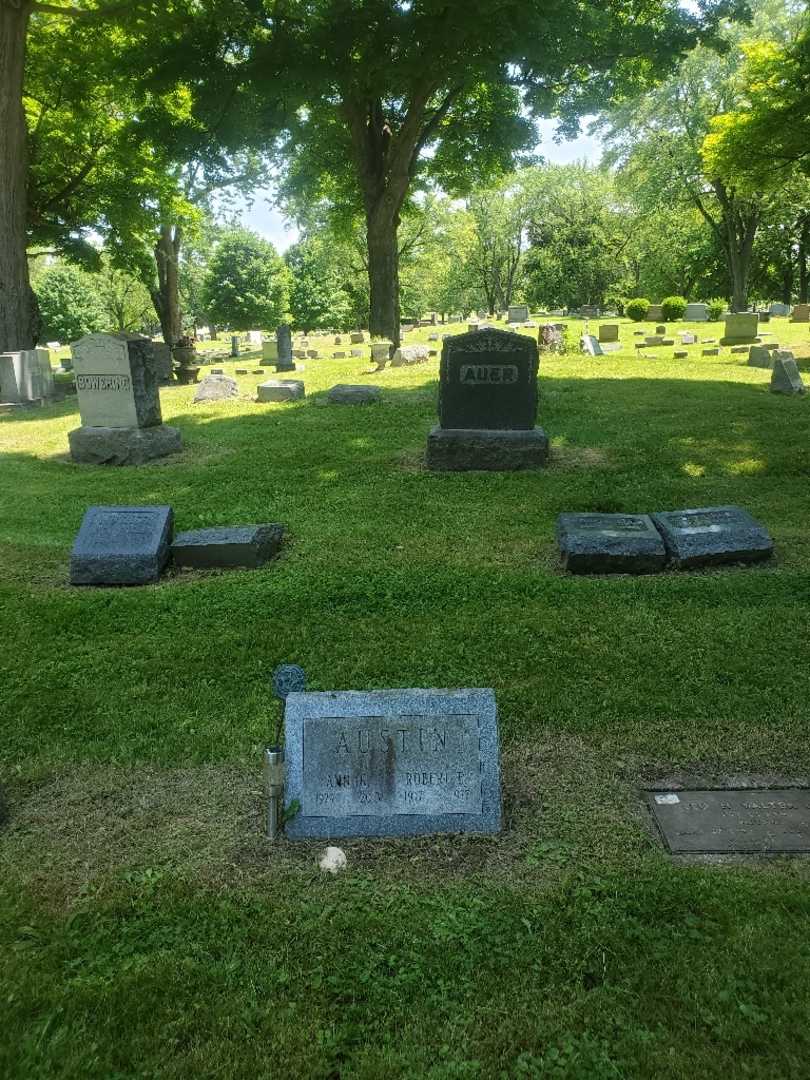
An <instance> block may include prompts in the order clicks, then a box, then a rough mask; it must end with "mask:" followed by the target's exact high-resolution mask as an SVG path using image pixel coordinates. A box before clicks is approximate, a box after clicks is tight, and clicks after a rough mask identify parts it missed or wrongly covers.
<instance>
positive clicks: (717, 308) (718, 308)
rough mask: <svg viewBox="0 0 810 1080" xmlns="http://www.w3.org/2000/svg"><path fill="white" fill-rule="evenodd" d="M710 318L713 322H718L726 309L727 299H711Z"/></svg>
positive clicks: (709, 306)
mask: <svg viewBox="0 0 810 1080" xmlns="http://www.w3.org/2000/svg"><path fill="white" fill-rule="evenodd" d="M708 308H709V318H710V319H711V321H712V322H717V320H718V319H719V318H720V316H721V315H722V314H723V312H724V311H725V310H726V301H725V300H720V299H715V300H710V301H709V303H708Z"/></svg>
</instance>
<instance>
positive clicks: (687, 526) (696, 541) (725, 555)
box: [652, 506, 773, 569]
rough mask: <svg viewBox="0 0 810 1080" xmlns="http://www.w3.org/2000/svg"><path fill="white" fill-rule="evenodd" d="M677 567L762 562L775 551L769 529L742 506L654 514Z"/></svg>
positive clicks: (701, 508)
mask: <svg viewBox="0 0 810 1080" xmlns="http://www.w3.org/2000/svg"><path fill="white" fill-rule="evenodd" d="M652 518H653V521H654V522H655V525H656V527H657V528H658V530H659V531H660V533H661V535H662V537H663V538H664V544H665V545H666V549H667V555H668V557H669V560H670V562H671V563H672V565H673V566H675V567H678V568H679V569H687V568H690V567H694V566H711V565H714V564H717V563H729V562H760V561H762V560H763V559H767V558H769V557H770V556H771V554H772V553H773V540H772V539H771V537H770V535H769V533H768V530H767V529H766V528H765V527H764V526H763V525H761V524H760V523H759V522H758V521H757V520H756V519H755V518H753V517H752V516H751V515H750V514H749V513H748V511H747V510H743V509H741V507H739V506H704V507H700V508H698V509H694V510H672V511H665V512H662V513H657V514H653V515H652Z"/></svg>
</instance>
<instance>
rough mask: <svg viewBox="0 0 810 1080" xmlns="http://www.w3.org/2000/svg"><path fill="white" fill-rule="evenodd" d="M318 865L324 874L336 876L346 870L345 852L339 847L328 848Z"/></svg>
mask: <svg viewBox="0 0 810 1080" xmlns="http://www.w3.org/2000/svg"><path fill="white" fill-rule="evenodd" d="M318 865H319V866H320V868H321V870H323V871H324V872H325V873H329V874H337V873H339V872H340V871H341V870H345V869H346V852H345V851H344V850H343V849H342V848H339V847H328V848H327V849H326V851H324V853H323V855H322V856H321V861H320V862H319V863H318Z"/></svg>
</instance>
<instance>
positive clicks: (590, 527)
mask: <svg viewBox="0 0 810 1080" xmlns="http://www.w3.org/2000/svg"><path fill="white" fill-rule="evenodd" d="M557 541H558V543H559V546H560V554H561V556H562V562H563V567H564V569H566V570H569V571H570V572H571V573H572V574H651V573H655V572H656V571H657V570H663V568H664V565H665V563H666V549H665V548H664V541H663V540H662V539H661V536H660V534H659V533H658V530H657V529H656V528H655V525H654V524H653V521H652V518H651V517H650V516H649V515H648V514H599V513H581V514H560V516H559V517H558V518H557Z"/></svg>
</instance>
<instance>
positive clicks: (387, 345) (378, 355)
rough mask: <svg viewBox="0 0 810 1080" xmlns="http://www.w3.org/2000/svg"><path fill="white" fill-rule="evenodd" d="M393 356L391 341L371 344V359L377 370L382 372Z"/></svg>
mask: <svg viewBox="0 0 810 1080" xmlns="http://www.w3.org/2000/svg"><path fill="white" fill-rule="evenodd" d="M390 355H391V342H390V341H372V343H371V359H372V362H373V363H375V364H376V365H377V368H376V370H377V371H382V370H383V368H384V367H385V365H386V364H387V363H388V358H389V356H390Z"/></svg>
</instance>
